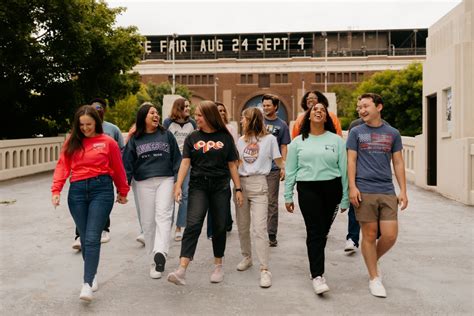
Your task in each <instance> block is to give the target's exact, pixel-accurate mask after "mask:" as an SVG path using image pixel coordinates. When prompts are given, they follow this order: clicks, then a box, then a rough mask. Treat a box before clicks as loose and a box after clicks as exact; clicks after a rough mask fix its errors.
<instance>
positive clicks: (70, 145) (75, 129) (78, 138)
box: [64, 105, 104, 157]
mask: <svg viewBox="0 0 474 316" xmlns="http://www.w3.org/2000/svg"><path fill="white" fill-rule="evenodd" d="M83 115H88V116H90V117H91V118H92V119H94V121H95V132H96V134H102V133H103V132H104V130H103V128H102V120H101V119H100V116H99V113H98V112H97V110H96V109H95V108H94V107H92V106H90V105H83V106H81V107H80V108H79V109H78V110H77V111H76V114H74V120H73V121H72V128H71V136H69V138H68V140H67V141H66V143H65V144H64V147H65V149H64V153H65V154H66V156H68V157H71V156H72V155H73V154H74V153H75V152H76V151H78V150H79V149H80V150H84V146H83V145H82V140H83V139H84V138H86V136H84V134H83V133H82V131H81V121H80V118H81V116H83Z"/></svg>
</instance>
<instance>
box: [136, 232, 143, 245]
mask: <svg viewBox="0 0 474 316" xmlns="http://www.w3.org/2000/svg"><path fill="white" fill-rule="evenodd" d="M135 240H136V241H137V242H139V243H141V244H142V245H143V246H145V236H144V235H143V234H140V235H138V236H137V238H135Z"/></svg>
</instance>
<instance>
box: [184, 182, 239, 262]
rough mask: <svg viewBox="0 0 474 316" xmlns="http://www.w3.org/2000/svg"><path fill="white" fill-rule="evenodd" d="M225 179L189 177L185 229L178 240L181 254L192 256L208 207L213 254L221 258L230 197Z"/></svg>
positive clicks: (186, 256)
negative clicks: (181, 238)
mask: <svg viewBox="0 0 474 316" xmlns="http://www.w3.org/2000/svg"><path fill="white" fill-rule="evenodd" d="M229 181H230V179H229V178H228V177H222V178H213V177H203V176H201V177H191V180H190V181H189V197H188V212H187V213H188V214H187V221H186V229H185V230H184V234H183V240H182V241H181V257H185V258H190V259H191V260H192V259H193V257H194V253H195V251H196V247H197V243H198V239H199V235H200V234H201V230H202V225H203V223H204V218H205V217H206V213H207V211H208V210H209V213H210V214H211V215H212V231H213V236H212V248H213V251H214V257H216V258H222V257H224V252H225V244H226V221H227V217H228V214H229V212H230V197H231V192H230V183H229Z"/></svg>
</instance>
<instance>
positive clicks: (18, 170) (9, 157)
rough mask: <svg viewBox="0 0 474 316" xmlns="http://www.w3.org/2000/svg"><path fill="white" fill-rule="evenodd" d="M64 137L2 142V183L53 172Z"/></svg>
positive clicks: (0, 177)
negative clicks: (44, 172)
mask: <svg viewBox="0 0 474 316" xmlns="http://www.w3.org/2000/svg"><path fill="white" fill-rule="evenodd" d="M64 139H65V138H64V137H44V138H27V139H12V140H0V181H1V180H8V179H12V178H17V177H21V176H26V175H31V174H35V173H39V172H43V171H49V170H53V169H54V168H55V166H56V163H57V161H58V159H59V154H60V152H61V146H62V145H63V142H64Z"/></svg>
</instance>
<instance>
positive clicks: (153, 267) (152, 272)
mask: <svg viewBox="0 0 474 316" xmlns="http://www.w3.org/2000/svg"><path fill="white" fill-rule="evenodd" d="M150 278H152V279H160V278H161V272H159V271H156V265H155V264H154V263H153V264H152V265H151V267H150Z"/></svg>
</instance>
